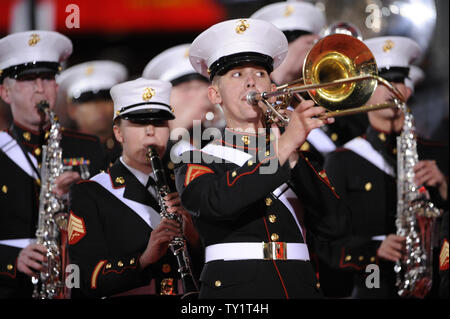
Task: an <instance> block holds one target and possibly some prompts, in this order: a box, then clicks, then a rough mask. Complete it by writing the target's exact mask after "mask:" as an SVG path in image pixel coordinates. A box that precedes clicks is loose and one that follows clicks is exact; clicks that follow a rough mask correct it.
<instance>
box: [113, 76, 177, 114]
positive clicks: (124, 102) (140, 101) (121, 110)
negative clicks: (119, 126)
mask: <svg viewBox="0 0 450 319" xmlns="http://www.w3.org/2000/svg"><path fill="white" fill-rule="evenodd" d="M171 90H172V84H170V82H167V81H162V80H150V79H144V78H138V79H136V80H133V81H127V82H123V83H120V84H116V85H114V86H113V87H112V88H111V90H110V94H111V97H112V99H113V102H114V119H115V118H116V117H118V116H120V117H122V118H125V119H150V120H158V119H166V120H170V119H174V118H175V116H174V114H173V110H172V108H171V107H170V92H171Z"/></svg>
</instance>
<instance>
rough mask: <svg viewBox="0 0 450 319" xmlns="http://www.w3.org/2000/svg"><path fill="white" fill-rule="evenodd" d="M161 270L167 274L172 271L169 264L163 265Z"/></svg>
mask: <svg viewBox="0 0 450 319" xmlns="http://www.w3.org/2000/svg"><path fill="white" fill-rule="evenodd" d="M161 270H162V272H163V273H165V274H167V273H169V272H170V271H171V270H172V267H170V265H169V264H163V265H162V269H161Z"/></svg>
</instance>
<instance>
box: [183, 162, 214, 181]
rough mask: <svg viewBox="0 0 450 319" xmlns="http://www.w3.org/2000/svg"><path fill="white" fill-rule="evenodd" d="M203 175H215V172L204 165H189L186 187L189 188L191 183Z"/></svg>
mask: <svg viewBox="0 0 450 319" xmlns="http://www.w3.org/2000/svg"><path fill="white" fill-rule="evenodd" d="M203 174H214V171H213V170H212V169H210V168H209V167H206V166H203V165H197V164H188V168H187V171H186V177H185V179H184V186H188V185H189V183H190V182H192V181H193V180H194V179H196V178H197V177H199V176H201V175H203Z"/></svg>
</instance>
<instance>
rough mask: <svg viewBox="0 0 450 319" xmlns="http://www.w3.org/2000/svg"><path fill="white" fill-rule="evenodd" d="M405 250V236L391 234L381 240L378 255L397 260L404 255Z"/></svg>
mask: <svg viewBox="0 0 450 319" xmlns="http://www.w3.org/2000/svg"><path fill="white" fill-rule="evenodd" d="M404 250H405V237H403V236H397V235H394V234H390V235H388V236H387V237H386V239H385V240H383V241H382V242H381V245H380V247H379V248H378V250H377V256H378V257H380V258H382V259H386V260H390V261H394V262H395V261H398V260H399V259H400V258H401V257H402V255H403V253H404Z"/></svg>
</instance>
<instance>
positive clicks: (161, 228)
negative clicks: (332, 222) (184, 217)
mask: <svg viewBox="0 0 450 319" xmlns="http://www.w3.org/2000/svg"><path fill="white" fill-rule="evenodd" d="M176 236H181V231H180V224H179V223H177V222H176V221H174V220H171V219H167V218H163V219H162V220H161V222H160V223H159V225H158V226H156V228H155V229H154V230H153V231H152V232H151V234H150V239H149V241H148V244H147V248H146V249H145V251H144V252H143V253H142V255H141V257H139V265H140V267H141V268H142V269H144V268H145V267H147V266H148V265H150V264H153V263H155V262H157V261H158V260H159V259H161V257H162V256H164V255H165V254H166V252H167V248H168V247H169V243H170V242H171V241H172V240H173V239H174V238H175V237H176Z"/></svg>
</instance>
